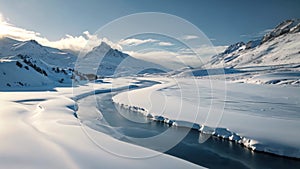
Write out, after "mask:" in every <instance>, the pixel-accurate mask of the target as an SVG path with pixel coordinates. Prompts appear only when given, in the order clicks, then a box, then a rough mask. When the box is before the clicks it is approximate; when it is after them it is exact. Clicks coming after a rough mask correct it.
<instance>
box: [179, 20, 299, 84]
mask: <svg viewBox="0 0 300 169" xmlns="http://www.w3.org/2000/svg"><path fill="white" fill-rule="evenodd" d="M224 74H225V75H226V76H225V78H226V79H227V81H231V82H238V83H254V84H279V85H294V86H299V85H300V19H293V20H286V21H284V22H282V23H280V24H279V25H278V26H277V27H275V28H274V29H273V30H272V31H271V32H269V33H267V34H265V35H264V36H263V37H262V38H261V39H258V40H252V41H249V42H247V43H244V42H238V43H235V44H232V45H230V46H229V47H228V48H227V49H226V50H225V51H224V52H222V53H220V54H218V55H215V56H213V57H212V58H211V60H210V61H209V62H208V63H207V64H205V65H204V66H203V67H202V68H200V69H191V70H186V71H183V72H180V73H178V74H177V75H175V76H179V77H182V76H196V77H198V76H201V77H209V78H214V77H215V78H220V77H218V75H221V76H223V75H224ZM223 78H224V77H223Z"/></svg>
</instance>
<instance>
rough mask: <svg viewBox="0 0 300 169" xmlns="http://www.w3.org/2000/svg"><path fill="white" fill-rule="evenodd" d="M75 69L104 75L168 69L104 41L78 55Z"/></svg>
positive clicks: (115, 75)
mask: <svg viewBox="0 0 300 169" xmlns="http://www.w3.org/2000/svg"><path fill="white" fill-rule="evenodd" d="M75 69H76V70H78V71H79V72H83V73H85V74H97V75H98V76H105V77H107V76H109V77H119V76H135V75H140V74H153V73H162V72H167V71H168V69H166V68H164V67H163V66H161V65H158V64H154V63H151V62H147V61H144V60H140V59H136V58H134V57H132V56H130V55H128V54H125V53H123V52H121V51H119V50H116V49H112V48H111V47H110V46H109V45H108V44H106V43H105V42H102V43H101V44H100V45H99V46H97V47H95V48H94V49H93V50H92V51H90V52H88V53H87V54H86V55H84V56H82V57H79V58H78V60H77V63H76V65H75Z"/></svg>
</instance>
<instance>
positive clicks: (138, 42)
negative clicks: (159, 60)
mask: <svg viewBox="0 0 300 169" xmlns="http://www.w3.org/2000/svg"><path fill="white" fill-rule="evenodd" d="M157 41H158V40H155V39H144V40H142V39H135V38H131V39H122V40H120V41H119V44H120V45H126V46H137V45H141V44H144V43H152V42H157Z"/></svg>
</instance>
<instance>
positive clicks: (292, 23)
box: [262, 19, 300, 43]
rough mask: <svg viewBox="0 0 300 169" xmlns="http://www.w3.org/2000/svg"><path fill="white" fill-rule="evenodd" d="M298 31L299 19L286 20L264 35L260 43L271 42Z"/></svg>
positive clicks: (299, 26) (299, 28) (299, 29)
mask: <svg viewBox="0 0 300 169" xmlns="http://www.w3.org/2000/svg"><path fill="white" fill-rule="evenodd" d="M299 31H300V19H288V20H285V21H283V22H281V23H280V24H279V25H277V26H276V27H275V28H274V29H273V30H272V31H271V32H269V33H267V34H265V35H264V36H263V38H262V43H264V42H267V41H269V40H272V39H274V38H276V37H278V36H281V35H283V34H287V33H296V32H299Z"/></svg>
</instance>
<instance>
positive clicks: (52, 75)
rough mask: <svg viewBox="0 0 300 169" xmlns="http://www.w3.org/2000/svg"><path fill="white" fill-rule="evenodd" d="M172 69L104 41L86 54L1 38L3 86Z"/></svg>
mask: <svg viewBox="0 0 300 169" xmlns="http://www.w3.org/2000/svg"><path fill="white" fill-rule="evenodd" d="M166 71H168V70H167V69H166V68H164V67H162V66H160V65H157V64H154V63H151V62H147V61H143V60H139V59H136V58H133V57H131V56H129V55H128V54H125V53H122V52H121V51H118V50H116V49H112V48H111V47H110V46H109V45H107V44H106V43H104V42H102V43H101V44H100V45H99V46H97V47H95V48H94V49H93V50H92V51H90V52H88V53H87V54H86V55H84V56H79V57H78V56H75V55H73V54H71V53H68V52H65V51H62V50H59V49H55V48H51V47H46V46H42V45H40V44H39V43H38V42H36V41H35V40H29V41H18V40H14V39H11V38H2V39H0V87H2V88H12V87H20V88H23V87H29V86H31V87H36V86H65V85H72V80H73V81H79V80H83V79H89V80H91V79H93V80H94V79H95V78H97V77H108V76H109V77H118V76H135V75H141V74H143V75H145V74H153V73H161V72H166Z"/></svg>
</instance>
